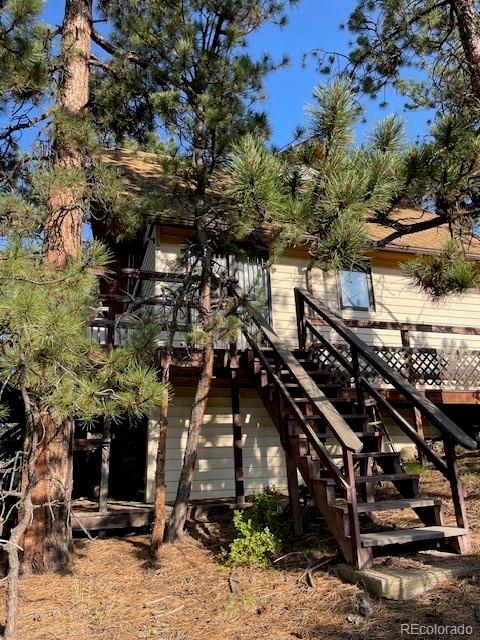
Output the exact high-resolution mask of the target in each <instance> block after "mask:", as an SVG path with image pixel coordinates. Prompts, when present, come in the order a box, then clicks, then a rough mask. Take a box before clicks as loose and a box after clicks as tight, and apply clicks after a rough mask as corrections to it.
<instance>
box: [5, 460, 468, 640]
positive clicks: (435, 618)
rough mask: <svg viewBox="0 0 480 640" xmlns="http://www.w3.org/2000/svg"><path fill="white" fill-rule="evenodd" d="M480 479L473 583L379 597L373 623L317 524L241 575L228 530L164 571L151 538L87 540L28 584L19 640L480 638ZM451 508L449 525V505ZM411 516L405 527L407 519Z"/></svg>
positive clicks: (429, 488)
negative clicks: (60, 567) (465, 631)
mask: <svg viewBox="0 0 480 640" xmlns="http://www.w3.org/2000/svg"><path fill="white" fill-rule="evenodd" d="M479 474H480V465H479V464H478V463H472V464H470V465H468V469H467V473H466V476H465V477H466V484H467V489H468V499H467V500H468V501H467V505H468V512H469V516H470V523H471V528H472V533H473V541H474V550H473V554H472V556H471V557H469V558H466V561H465V567H466V569H465V577H464V578H463V579H460V580H457V581H455V582H450V583H445V584H443V585H442V586H441V587H440V588H437V589H435V590H434V591H430V592H429V593H426V594H424V595H423V596H422V597H420V598H418V599H416V600H414V601H410V602H407V603H393V602H388V601H380V600H376V599H373V600H372V602H371V604H372V610H373V611H372V614H371V615H370V616H369V617H368V618H366V619H363V618H360V619H358V616H357V618H355V617H354V618H352V615H351V614H352V613H355V610H356V603H358V602H359V598H361V595H362V594H361V591H360V589H359V588H358V587H356V586H353V585H349V584H344V583H343V582H342V581H341V580H340V579H339V578H337V577H336V575H335V563H336V562H338V558H337V557H336V554H337V549H336V547H335V544H334V542H333V540H332V538H331V537H330V536H329V534H328V532H327V531H325V530H324V529H323V528H322V527H321V525H318V524H315V523H313V524H312V525H311V527H310V529H309V531H308V533H307V535H306V537H305V538H304V539H303V541H302V542H301V543H296V546H295V545H293V544H291V545H290V546H289V547H287V549H286V550H285V552H288V555H286V557H284V558H283V559H280V560H278V561H277V562H276V563H275V564H273V565H272V566H270V567H269V568H268V569H257V568H236V569H235V570H233V571H232V570H231V569H228V568H226V567H224V566H222V564H221V563H220V562H219V559H218V554H219V551H220V549H221V546H222V544H226V541H227V540H228V536H229V535H231V529H230V527H229V523H228V522H225V521H223V522H222V521H218V522H214V523H202V524H197V525H195V526H192V527H191V528H190V532H189V535H186V536H185V538H184V540H183V542H182V543H181V544H180V545H179V546H175V547H172V546H167V547H165V549H164V551H163V557H162V560H161V561H160V562H159V563H158V565H152V564H151V563H150V561H149V559H148V553H147V545H148V536H146V535H129V536H124V537H122V538H108V539H103V540H95V541H93V542H92V541H89V540H79V541H77V543H76V553H75V559H74V565H73V569H72V573H71V574H70V575H64V576H39V577H29V578H24V579H23V580H22V582H21V586H20V622H19V626H20V630H19V640H40V639H41V640H47V639H48V640H52V639H53V640H67V639H68V640H70V639H72V640H73V639H75V640H94V639H98V640H114V639H115V640H147V639H156V640H253V639H256V640H267V639H268V640H287V639H293V638H299V639H302V640H313V639H323V638H325V639H329V640H330V639H331V640H347V639H348V640H350V639H358V640H391V639H392V638H400V637H402V636H401V633H400V625H401V624H402V623H403V624H405V623H409V622H410V623H419V624H427V625H433V624H435V623H437V624H438V625H459V624H461V623H463V624H465V625H471V626H472V627H473V635H471V636H469V637H473V638H480V572H479V569H480V475H479ZM422 483H423V485H424V490H425V493H426V494H427V495H430V496H441V497H445V496H446V494H447V486H446V484H445V483H444V482H443V480H442V479H441V477H440V476H439V475H438V474H437V473H436V472H432V471H428V472H426V473H425V474H424V475H423V476H422ZM445 511H446V514H447V523H448V520H449V518H451V513H452V511H451V505H450V504H449V503H447V504H446V509H445ZM405 513H406V512H404V514H405ZM402 519H403V522H402V524H403V525H404V526H405V525H406V524H407V523H408V515H404V516H402ZM397 523H398V522H397ZM329 559H330V560H331V561H330V562H329V563H328V564H324V565H323V566H322V567H320V568H316V569H315V568H314V569H313V571H311V572H310V573H309V574H307V573H306V569H307V568H308V567H315V566H316V565H318V564H319V563H322V562H323V561H325V560H329ZM398 561H399V560H397V559H393V560H392V559H388V560H387V562H398ZM400 562H405V560H400ZM408 562H412V559H411V557H410V559H409V560H408ZM413 562H414V563H417V562H418V558H417V559H413ZM4 588H5V586H4V585H2V586H1V589H2V590H3V589H4ZM2 595H3V591H2ZM1 606H2V607H3V602H2V604H1ZM0 616H1V617H3V609H1V610H0ZM0 619H1V618H0ZM405 637H407V636H405ZM414 637H415V638H417V639H421V638H427V637H428V638H430V639H431V638H437V637H443V638H445V637H446V636H444V635H443V636H441V635H438V636H437V635H435V634H433V635H428V636H427V635H422V634H419V635H415V636H414ZM450 637H467V636H459V635H456V636H455V635H453V636H452V635H450Z"/></svg>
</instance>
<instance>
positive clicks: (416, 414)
mask: <svg viewBox="0 0 480 640" xmlns="http://www.w3.org/2000/svg"><path fill="white" fill-rule="evenodd" d="M413 420H414V423H415V431H416V432H417V433H418V435H419V436H420V437H421V438H422V440H425V430H424V428H423V420H422V414H421V413H420V411H419V410H418V409H417V407H413ZM417 456H418V461H419V463H420V464H423V461H424V456H423V453H422V450H421V449H420V447H418V446H417Z"/></svg>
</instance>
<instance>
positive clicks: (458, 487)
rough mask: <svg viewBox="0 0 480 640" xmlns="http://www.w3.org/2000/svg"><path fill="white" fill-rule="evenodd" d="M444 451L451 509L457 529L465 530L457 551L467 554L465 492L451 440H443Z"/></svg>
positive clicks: (459, 540) (469, 546) (468, 537)
mask: <svg viewBox="0 0 480 640" xmlns="http://www.w3.org/2000/svg"><path fill="white" fill-rule="evenodd" d="M443 447H444V450H445V462H446V463H447V467H448V470H449V474H450V487H451V490H452V499H453V508H454V510H455V517H456V520H457V527H461V528H464V529H466V530H467V533H466V534H465V535H464V536H461V537H459V538H458V539H457V547H458V548H457V551H458V552H459V553H469V552H470V550H471V542H470V534H469V533H468V519H467V509H466V507H465V492H464V489H463V483H462V480H461V478H460V470H459V468H458V460H457V454H456V453H455V442H454V441H453V440H452V439H451V438H447V437H445V438H444V439H443Z"/></svg>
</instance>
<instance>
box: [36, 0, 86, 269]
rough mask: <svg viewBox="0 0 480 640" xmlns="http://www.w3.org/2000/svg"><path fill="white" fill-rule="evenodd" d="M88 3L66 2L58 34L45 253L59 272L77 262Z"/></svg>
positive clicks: (83, 159)
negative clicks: (70, 178) (69, 179)
mask: <svg viewBox="0 0 480 640" xmlns="http://www.w3.org/2000/svg"><path fill="white" fill-rule="evenodd" d="M91 29H92V0H67V1H66V4H65V16H64V20H63V30H62V45H61V49H62V59H63V64H64V70H63V78H62V80H61V83H60V88H59V97H58V102H57V117H58V118H59V120H60V121H61V122H62V127H65V128H69V129H71V130H70V132H69V134H67V135H65V133H64V132H63V131H62V130H61V129H60V128H57V130H56V131H55V132H54V135H55V137H54V141H53V145H52V168H53V171H54V172H55V171H57V172H59V175H58V176H57V177H55V178H54V179H53V183H52V185H51V187H50V192H49V198H48V209H49V215H48V220H47V223H46V226H45V242H44V252H45V258H46V260H47V261H48V262H51V263H53V264H56V265H58V266H64V265H65V264H66V263H67V262H68V260H69V259H70V258H76V257H78V255H79V253H80V249H81V241H82V223H83V219H84V214H85V206H84V202H83V192H84V186H85V185H84V182H83V179H82V177H81V176H82V171H83V169H84V167H85V165H86V163H87V160H88V158H87V156H86V152H85V148H84V144H83V143H84V140H81V139H79V137H78V135H77V134H76V131H75V125H76V122H78V120H79V118H80V117H82V115H83V113H84V110H85V107H86V106H87V103H88V97H89V60H90V36H91ZM75 171H78V172H79V173H78V176H79V177H78V180H75V184H70V185H68V184H66V183H65V175H64V172H67V175H68V173H70V175H72V173H73V172H75Z"/></svg>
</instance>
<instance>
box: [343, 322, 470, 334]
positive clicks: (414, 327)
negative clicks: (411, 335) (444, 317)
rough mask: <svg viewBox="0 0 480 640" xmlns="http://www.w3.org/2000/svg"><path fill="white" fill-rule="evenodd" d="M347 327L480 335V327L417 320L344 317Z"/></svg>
mask: <svg viewBox="0 0 480 640" xmlns="http://www.w3.org/2000/svg"><path fill="white" fill-rule="evenodd" d="M342 320H343V322H344V323H345V324H346V325H347V327H353V328H354V329H384V330H388V331H417V332H418V333H451V334H453V335H467V336H480V327H466V326H463V325H457V326H455V325H448V324H428V323H417V322H390V321H389V320H371V319H370V318H342Z"/></svg>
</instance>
